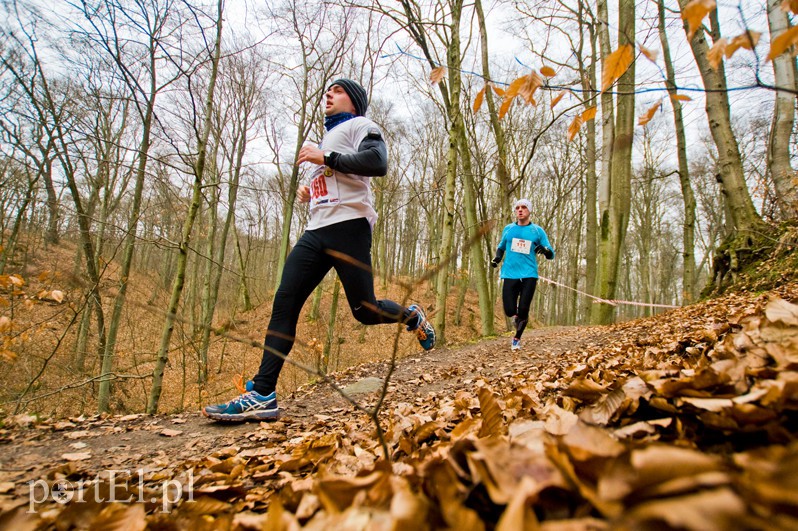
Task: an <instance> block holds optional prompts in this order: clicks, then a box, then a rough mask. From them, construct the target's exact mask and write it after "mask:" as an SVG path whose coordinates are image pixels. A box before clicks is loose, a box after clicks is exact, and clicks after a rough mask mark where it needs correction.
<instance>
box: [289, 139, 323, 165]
mask: <svg viewBox="0 0 798 531" xmlns="http://www.w3.org/2000/svg"><path fill="white" fill-rule="evenodd" d="M303 162H312V163H313V164H324V152H323V151H322V150H320V149H319V148H318V147H316V146H314V145H312V144H305V145H304V146H302V149H300V150H299V156H298V157H297V159H296V163H297V165H299V164H302V163H303Z"/></svg>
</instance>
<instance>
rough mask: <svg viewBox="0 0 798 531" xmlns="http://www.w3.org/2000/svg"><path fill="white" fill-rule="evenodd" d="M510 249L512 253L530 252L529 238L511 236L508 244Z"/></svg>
mask: <svg viewBox="0 0 798 531" xmlns="http://www.w3.org/2000/svg"><path fill="white" fill-rule="evenodd" d="M510 250H511V251H512V252H514V253H521V254H529V253H531V252H532V242H531V241H529V240H522V239H520V238H513V243H512V245H510Z"/></svg>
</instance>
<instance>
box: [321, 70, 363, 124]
mask: <svg viewBox="0 0 798 531" xmlns="http://www.w3.org/2000/svg"><path fill="white" fill-rule="evenodd" d="M333 85H338V86H339V87H341V88H342V89H344V92H346V94H347V95H348V96H349V99H350V100H352V105H354V106H355V114H357V115H358V116H363V115H364V114H366V109H368V108H369V98H368V94H366V89H364V88H363V87H361V86H360V83H358V82H357V81H352V80H351V79H346V78H341V79H336V80H335V81H333V82H332V83H330V87H332V86H333ZM328 90H329V87H328Z"/></svg>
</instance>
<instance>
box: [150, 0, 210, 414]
mask: <svg viewBox="0 0 798 531" xmlns="http://www.w3.org/2000/svg"><path fill="white" fill-rule="evenodd" d="M222 5H223V1H222V0H219V2H218V4H217V9H218V18H217V20H216V42H215V43H214V50H213V58H212V62H211V77H210V81H209V82H208V93H207V97H206V100H205V108H204V110H203V123H202V133H201V136H200V138H199V142H198V145H197V148H198V154H197V162H196V164H195V165H194V187H193V192H192V197H191V204H190V205H189V210H188V215H187V216H186V220H185V222H184V224H183V231H182V235H181V241H180V246H179V248H178V253H179V254H178V260H177V264H178V265H177V273H176V274H175V279H174V282H173V283H172V295H171V297H170V299H169V306H168V308H167V310H166V320H165V322H164V327H163V332H162V334H161V343H160V346H159V348H158V354H157V357H156V360H155V369H154V370H153V374H152V389H151V390H150V397H149V401H148V403H147V413H148V414H150V415H154V414H156V413H157V412H158V402H159V401H160V399H161V391H162V388H163V373H164V369H165V368H166V363H167V361H169V342H170V340H171V338H172V332H173V331H174V326H175V317H176V316H177V308H178V305H179V304H180V296H181V294H182V293H183V285H184V283H185V275H186V263H187V261H188V248H189V243H190V240H191V230H192V228H193V227H194V220H195V219H196V217H197V212H198V211H199V207H200V203H201V201H202V182H203V177H204V174H205V163H206V157H207V146H208V138H209V136H210V132H211V117H212V110H213V93H214V89H215V88H216V77H217V74H218V70H219V56H220V55H221V41H222Z"/></svg>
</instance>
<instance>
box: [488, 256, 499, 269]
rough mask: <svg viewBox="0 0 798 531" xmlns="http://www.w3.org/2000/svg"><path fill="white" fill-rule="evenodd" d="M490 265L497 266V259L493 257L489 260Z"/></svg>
mask: <svg viewBox="0 0 798 531" xmlns="http://www.w3.org/2000/svg"><path fill="white" fill-rule="evenodd" d="M490 267H499V261H498V260H497V259H496V258H494V259H493V260H491V261H490Z"/></svg>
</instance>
